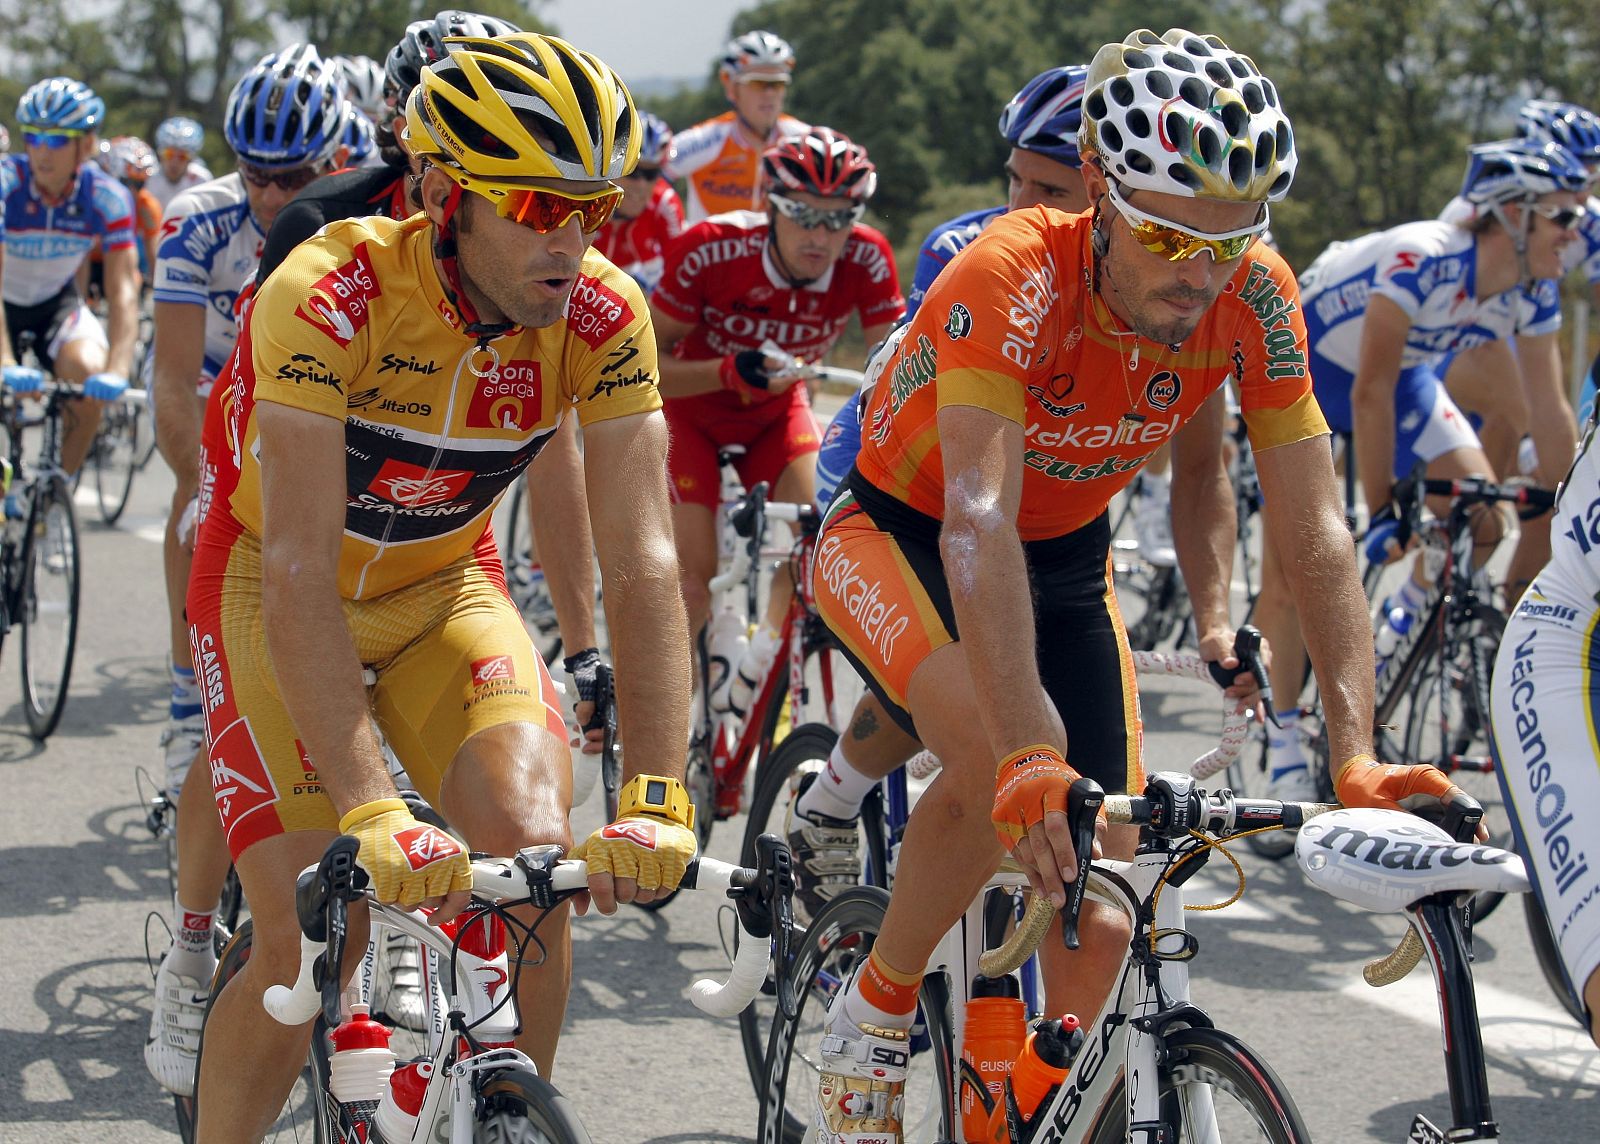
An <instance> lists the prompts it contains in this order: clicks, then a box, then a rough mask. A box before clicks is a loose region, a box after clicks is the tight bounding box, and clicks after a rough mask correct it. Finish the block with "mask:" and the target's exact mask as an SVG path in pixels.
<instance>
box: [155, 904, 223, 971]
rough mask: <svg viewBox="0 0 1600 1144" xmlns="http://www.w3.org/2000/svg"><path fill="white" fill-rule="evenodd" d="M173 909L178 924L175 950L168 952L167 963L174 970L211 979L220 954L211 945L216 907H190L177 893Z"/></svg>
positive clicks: (174, 943) (174, 930) (176, 926)
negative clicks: (179, 899)
mask: <svg viewBox="0 0 1600 1144" xmlns="http://www.w3.org/2000/svg"><path fill="white" fill-rule="evenodd" d="M172 910H173V914H172V916H173V919H174V920H175V921H176V923H177V924H176V925H174V926H173V929H172V951H171V952H170V953H168V954H167V965H168V967H169V968H170V969H171V970H172V971H173V972H174V973H177V974H179V975H181V976H183V977H193V978H196V979H198V980H199V981H200V983H201V984H202V985H204V984H205V983H206V982H208V981H210V980H211V973H212V970H214V969H216V967H217V954H216V951H215V949H214V948H213V947H212V933H213V930H214V929H215V928H216V920H217V907H216V906H215V905H213V906H212V907H211V908H210V909H209V910H191V909H190V908H189V907H188V906H185V905H184V904H183V903H182V902H180V901H178V899H177V898H176V897H174V898H173V899H172Z"/></svg>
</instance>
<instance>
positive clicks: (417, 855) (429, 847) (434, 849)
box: [394, 826, 461, 870]
mask: <svg viewBox="0 0 1600 1144" xmlns="http://www.w3.org/2000/svg"><path fill="white" fill-rule="evenodd" d="M394 840H395V841H396V842H398V843H399V844H400V850H401V852H402V853H403V854H405V856H406V861H407V862H409V863H411V868H412V869H413V870H420V869H422V868H423V867H424V866H431V865H433V863H435V862H439V861H441V860H443V859H445V858H454V857H455V856H456V855H457V854H460V853H461V847H460V845H458V844H457V842H456V840H455V839H454V838H451V837H450V836H449V835H448V834H446V833H445V832H444V831H442V830H435V829H434V828H433V827H431V826H413V827H412V828H411V829H410V830H402V831H401V832H400V833H399V834H396V835H395V836H394Z"/></svg>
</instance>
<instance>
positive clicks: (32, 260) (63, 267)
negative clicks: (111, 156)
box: [0, 155, 134, 306]
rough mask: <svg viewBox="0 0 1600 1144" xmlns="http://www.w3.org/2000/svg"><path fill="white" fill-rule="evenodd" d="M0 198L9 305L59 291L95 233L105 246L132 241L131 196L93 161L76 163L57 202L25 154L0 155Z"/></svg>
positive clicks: (48, 296)
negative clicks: (39, 185)
mask: <svg viewBox="0 0 1600 1144" xmlns="http://www.w3.org/2000/svg"><path fill="white" fill-rule="evenodd" d="M0 200H4V203H5V206H4V209H3V212H0V237H3V238H4V240H5V244H6V278H5V300H6V302H8V303H9V304H11V305H13V306H36V305H38V304H39V303H40V302H45V301H48V300H49V299H51V298H54V297H55V296H56V295H57V294H59V293H61V291H62V290H63V289H64V288H65V287H66V286H67V284H68V283H69V282H71V281H72V278H73V275H75V274H76V273H77V272H78V264H79V263H81V262H82V261H83V259H84V256H85V255H87V254H88V253H89V248H90V247H91V246H93V245H94V240H95V239H97V238H98V239H99V240H100V244H101V249H102V250H105V251H113V250H122V249H124V248H126V247H130V246H132V245H133V234H134V232H133V196H132V195H131V194H129V193H128V189H127V188H126V187H124V186H123V185H122V184H121V183H119V182H117V181H116V180H115V179H113V178H112V177H111V176H110V175H108V174H106V173H105V172H104V171H102V170H101V169H100V168H99V167H96V166H95V165H94V164H93V163H85V164H84V165H83V166H82V167H80V168H79V169H78V174H77V177H76V178H74V179H73V181H72V185H71V186H70V187H68V188H67V193H66V196H65V197H64V198H63V199H62V201H61V202H59V203H54V204H47V203H46V202H45V201H44V200H43V199H41V198H40V197H39V193H38V190H37V189H36V188H35V187H34V185H33V172H32V170H31V168H30V167H29V164H28V157H27V156H26V155H8V156H6V157H5V158H4V159H3V160H0Z"/></svg>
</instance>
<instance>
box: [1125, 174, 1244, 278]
mask: <svg viewBox="0 0 1600 1144" xmlns="http://www.w3.org/2000/svg"><path fill="white" fill-rule="evenodd" d="M1106 193H1107V194H1108V195H1110V196H1111V205H1112V206H1114V207H1116V208H1117V213H1118V214H1120V215H1121V216H1122V219H1123V221H1124V222H1126V223H1127V224H1128V229H1129V230H1131V231H1132V232H1133V240H1134V241H1135V242H1137V243H1138V244H1139V245H1140V246H1142V247H1144V248H1145V249H1146V250H1148V251H1149V252H1150V253H1151V254H1159V255H1160V256H1161V257H1162V258H1165V259H1166V260H1167V261H1168V262H1182V261H1183V260H1184V259H1186V258H1194V257H1196V256H1198V255H1200V254H1202V253H1204V252H1206V251H1210V253H1211V257H1212V259H1213V260H1214V261H1217V262H1231V261H1233V260H1234V259H1235V258H1239V257H1241V256H1242V255H1243V254H1244V252H1245V251H1246V250H1249V249H1250V244H1251V243H1252V242H1254V241H1255V240H1256V239H1257V238H1258V237H1260V235H1261V233H1262V232H1263V231H1265V230H1266V229H1267V224H1268V221H1269V220H1268V217H1267V204H1266V203H1262V204H1261V214H1260V216H1259V217H1257V219H1256V221H1255V222H1253V223H1251V224H1250V225H1249V226H1247V227H1244V228H1242V229H1240V230H1230V231H1225V232H1223V233H1222V234H1203V233H1196V232H1195V231H1192V230H1190V229H1188V228H1187V227H1184V226H1179V225H1178V224H1177V223H1175V222H1169V221H1167V220H1166V219H1164V218H1157V217H1156V216H1155V215H1152V214H1146V213H1145V212H1143V211H1141V210H1140V209H1139V208H1138V207H1134V206H1130V205H1129V204H1128V200H1127V199H1125V198H1123V197H1122V192H1121V191H1120V190H1118V188H1117V182H1116V180H1115V179H1111V178H1107V179H1106Z"/></svg>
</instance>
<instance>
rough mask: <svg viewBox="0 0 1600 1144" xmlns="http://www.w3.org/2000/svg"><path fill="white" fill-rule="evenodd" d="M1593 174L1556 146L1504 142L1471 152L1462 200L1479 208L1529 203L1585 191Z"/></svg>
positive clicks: (1480, 145) (1528, 141)
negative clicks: (1548, 196)
mask: <svg viewBox="0 0 1600 1144" xmlns="http://www.w3.org/2000/svg"><path fill="white" fill-rule="evenodd" d="M1588 185H1589V172H1588V171H1587V170H1585V169H1584V166H1583V164H1582V163H1580V162H1578V160H1577V159H1576V158H1574V157H1573V154H1572V152H1570V151H1568V150H1567V149H1566V148H1565V147H1561V146H1558V145H1557V144H1555V143H1535V142H1534V141H1533V140H1531V139H1500V140H1497V141H1495V142H1493V143H1475V144H1473V145H1472V146H1471V147H1468V148H1467V174H1466V178H1464V179H1463V180H1462V181H1461V197H1462V198H1464V199H1466V200H1467V202H1469V203H1472V204H1474V205H1476V206H1480V207H1481V206H1498V205H1500V204H1503V203H1517V202H1527V201H1528V200H1530V199H1536V198H1538V197H1539V196H1541V195H1548V194H1551V193H1553V192H1555V191H1581V190H1583V189H1585V188H1586V187H1587V186H1588Z"/></svg>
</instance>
